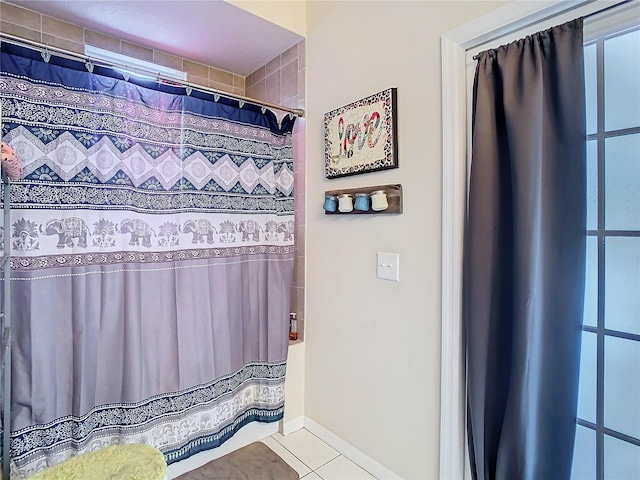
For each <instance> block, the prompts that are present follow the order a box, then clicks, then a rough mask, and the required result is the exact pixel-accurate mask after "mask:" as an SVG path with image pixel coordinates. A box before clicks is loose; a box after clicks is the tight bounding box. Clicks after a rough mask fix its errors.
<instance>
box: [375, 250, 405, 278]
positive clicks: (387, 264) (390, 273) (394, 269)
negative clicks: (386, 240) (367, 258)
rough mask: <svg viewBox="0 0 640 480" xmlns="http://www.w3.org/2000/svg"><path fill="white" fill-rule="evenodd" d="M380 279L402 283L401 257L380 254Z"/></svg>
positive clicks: (394, 254) (393, 254) (395, 254)
mask: <svg viewBox="0 0 640 480" xmlns="http://www.w3.org/2000/svg"><path fill="white" fill-rule="evenodd" d="M378 278H382V279H383V280H391V281H393V282H399V281H400V255H399V254H397V253H382V252H378Z"/></svg>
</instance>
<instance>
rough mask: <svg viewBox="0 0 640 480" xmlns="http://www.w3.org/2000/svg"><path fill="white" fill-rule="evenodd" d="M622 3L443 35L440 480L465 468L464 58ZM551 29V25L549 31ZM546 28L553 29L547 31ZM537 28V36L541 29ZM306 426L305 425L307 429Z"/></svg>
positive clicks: (504, 19)
mask: <svg viewBox="0 0 640 480" xmlns="http://www.w3.org/2000/svg"><path fill="white" fill-rule="evenodd" d="M620 3H624V2H623V0H613V1H603V0H545V1H536V2H530V1H517V0H516V1H514V2H512V3H510V4H508V5H506V6H505V7H502V8H500V9H498V10H495V11H494V12H492V13H490V14H489V15H486V16H484V17H481V18H479V19H478V20H476V21H473V22H471V23H469V24H467V25H464V26H462V27H460V28H457V29H455V30H452V31H450V32H448V33H446V34H444V35H443V36H442V38H441V40H442V41H441V52H442V345H441V365H442V366H441V390H440V391H441V393H440V395H441V396H440V412H441V413H440V479H443V480H460V479H464V478H468V473H467V475H466V477H465V471H467V472H468V467H467V465H466V463H467V462H466V461H465V448H466V447H465V446H466V438H465V424H466V415H465V410H466V406H465V405H466V404H465V368H464V348H463V343H462V342H463V337H462V260H463V258H462V256H463V241H464V220H465V215H466V202H467V105H468V99H467V87H466V64H465V61H466V60H465V58H466V52H467V50H471V49H473V48H479V47H481V46H482V45H484V44H485V43H487V42H491V41H494V40H496V39H498V38H500V37H503V36H505V35H509V34H512V33H515V32H518V31H520V30H526V29H527V28H529V27H532V26H536V24H539V23H540V22H545V21H547V20H548V21H550V22H554V21H555V22H556V23H560V22H562V21H568V20H569V19H570V17H572V18H576V17H579V16H585V15H589V14H591V13H596V12H598V11H600V10H603V9H605V8H608V7H610V6H613V5H616V4H620ZM551 25H553V23H551V24H550V25H549V26H551ZM542 28H548V27H542ZM542 28H538V30H540V29H542ZM305 425H306V423H305Z"/></svg>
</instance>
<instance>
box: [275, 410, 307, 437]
mask: <svg viewBox="0 0 640 480" xmlns="http://www.w3.org/2000/svg"><path fill="white" fill-rule="evenodd" d="M280 423H281V425H280V433H281V434H282V435H289V434H290V433H293V432H296V431H298V430H301V429H302V428H304V416H303V415H301V416H299V417H296V418H294V419H292V420H289V421H288V422H285V421H284V420H280Z"/></svg>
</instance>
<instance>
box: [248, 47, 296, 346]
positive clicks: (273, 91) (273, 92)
mask: <svg viewBox="0 0 640 480" xmlns="http://www.w3.org/2000/svg"><path fill="white" fill-rule="evenodd" d="M305 73H306V70H305V43H304V40H303V41H301V42H300V43H298V44H296V45H294V46H293V47H291V48H290V49H289V50H287V51H286V52H284V53H282V54H280V55H278V56H277V57H276V58H274V59H273V60H271V61H270V62H268V63H267V64H266V65H264V66H262V67H260V68H259V69H258V70H256V71H255V72H253V73H252V74H251V75H249V76H248V77H247V79H246V95H247V97H251V98H255V99H258V100H264V101H266V102H270V103H274V104H277V105H284V106H287V107H293V108H302V109H304V108H305V78H306V75H305ZM293 146H294V157H293V161H294V175H293V176H294V190H295V202H296V206H295V222H296V227H295V242H296V262H295V264H296V265H295V270H294V275H293V291H292V292H291V311H292V312H296V313H297V314H298V319H299V322H298V328H299V332H300V334H299V338H300V339H303V338H304V319H305V240H306V224H307V221H306V215H305V211H306V204H305V199H306V170H307V168H306V167H307V161H306V158H305V126H304V118H298V119H297V120H296V126H295V128H294V130H293Z"/></svg>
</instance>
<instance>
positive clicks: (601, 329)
mask: <svg viewBox="0 0 640 480" xmlns="http://www.w3.org/2000/svg"><path fill="white" fill-rule="evenodd" d="M588 45H590V46H592V50H591V51H592V52H593V47H595V49H596V55H595V57H596V62H595V63H596V69H595V70H596V77H597V82H596V95H594V96H595V99H594V100H596V102H597V106H596V107H597V108H596V109H595V110H596V112H597V115H596V122H595V123H596V125H597V126H596V131H595V133H589V134H588V135H587V141H593V142H594V143H595V147H596V148H595V150H596V151H597V161H596V162H597V188H595V189H594V193H593V194H595V195H597V215H596V216H597V227H596V228H597V229H596V230H588V231H587V236H588V237H591V238H594V239H595V240H596V241H597V274H595V275H594V276H597V299H598V302H597V324H596V325H595V326H593V325H584V326H583V331H584V332H590V333H592V334H595V335H596V338H597V341H596V361H595V364H596V372H595V373H596V405H595V411H596V414H595V417H596V418H595V423H593V422H590V421H587V420H585V419H582V418H578V420H577V424H578V425H579V426H581V427H584V428H587V429H589V430H591V431H594V432H595V441H596V445H595V453H596V458H595V467H596V468H595V475H596V479H597V480H605V479H606V472H607V471H609V473H610V474H611V471H610V469H609V467H610V465H609V464H608V465H605V463H606V462H609V459H608V458H605V456H606V455H607V452H610V448H611V447H607V448H608V449H609V450H607V449H606V448H605V443H607V440H606V439H607V438H613V439H616V440H610V441H609V443H607V445H611V443H610V442H612V441H613V442H615V441H622V442H626V444H630V447H629V448H636V447H640V438H636V437H635V436H632V435H628V434H626V433H624V432H619V431H617V430H615V429H612V428H609V427H607V426H605V420H606V419H605V413H606V412H605V401H606V399H605V397H606V395H605V393H606V392H605V388H615V387H617V388H620V384H619V383H618V384H616V383H615V381H614V380H611V379H610V382H611V381H614V383H613V385H614V386H615V387H610V385H611V383H610V385H609V386H607V384H606V383H605V380H606V379H605V362H606V358H605V355H606V350H605V343H606V339H607V338H611V339H614V338H617V339H622V340H618V341H631V342H634V344H635V343H636V342H637V345H638V347H639V348H640V334H636V333H633V332H628V331H623V330H619V329H616V328H607V327H606V326H605V321H606V318H605V316H606V313H607V312H606V309H605V306H606V304H605V302H606V299H605V287H606V283H605V282H606V280H607V278H606V277H607V268H606V267H607V263H606V261H607V246H608V243H609V244H611V245H610V249H609V250H610V251H609V255H612V254H613V253H612V252H614V250H611V248H612V247H614V246H615V243H616V242H613V243H612V242H607V239H608V238H612V239H614V238H619V240H617V242H624V238H623V237H629V238H630V239H637V238H640V230H638V229H630V230H624V229H623V230H620V229H611V228H610V229H606V226H605V225H606V223H605V221H606V196H605V195H606V193H607V192H606V191H605V190H606V189H605V186H606V183H605V176H606V170H605V166H606V153H607V152H606V149H605V144H606V139H610V138H615V137H626V136H628V135H637V134H639V133H640V125H637V126H634V125H632V126H630V127H627V128H618V129H611V130H609V131H607V130H606V128H605V111H606V110H605V39H599V40H597V41H595V42H590V43H589V44H588ZM592 98H593V97H592ZM609 161H610V162H612V161H614V160H613V159H609ZM610 168H611V165H610ZM591 198H592V197H591ZM595 205H596V203H594V204H593V206H594V207H595ZM611 207H613V205H611ZM639 215H640V212H639ZM594 220H595V218H594ZM594 223H595V222H594ZM612 226H613V225H612ZM616 226H617V225H616ZM626 226H627V225H624V226H623V228H625V227H626ZM589 228H593V226H590V227H589ZM634 241H637V240H634ZM620 258H621V257H620V256H618V262H619V259H620ZM625 258H626V257H625ZM619 263H620V262H619ZM613 265H615V263H614V264H612V265H611V266H610V268H613ZM614 270H615V269H614ZM616 273H617V272H616ZM632 273H633V272H632ZM609 274H611V272H609ZM619 282H620V279H619V277H618V283H619ZM614 285H615V283H614V284H612V285H610V287H611V288H614ZM594 292H595V289H594ZM609 321H611V319H609ZM623 327H626V325H623ZM612 341H613V340H612ZM613 365H615V364H613ZM630 367H631V368H630V370H629V373H630V372H632V371H637V370H636V369H635V368H634V366H633V365H630ZM618 371H619V370H616V372H618ZM610 374H611V372H607V375H610ZM607 378H608V377H607ZM618 381H619V378H618ZM609 392H610V395H611V390H609ZM629 398H632V397H629ZM611 408H612V405H609V412H610V415H613V417H612V418H614V421H615V413H616V412H615V411H614V413H613V414H612V413H611V412H612V410H611ZM618 421H619V420H618ZM618 428H623V429H624V428H626V425H625V426H621V425H618ZM620 445H624V443H623V444H620ZM631 445H634V446H635V447H631ZM625 448H626V447H625ZM607 480H608V479H607Z"/></svg>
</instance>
